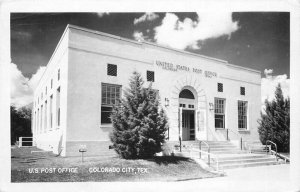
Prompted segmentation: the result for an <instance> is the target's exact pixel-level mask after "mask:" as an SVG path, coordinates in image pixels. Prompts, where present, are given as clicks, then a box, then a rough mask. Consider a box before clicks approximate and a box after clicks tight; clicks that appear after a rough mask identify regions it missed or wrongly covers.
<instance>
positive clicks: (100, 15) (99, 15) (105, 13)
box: [96, 12, 109, 18]
mask: <svg viewBox="0 0 300 192" xmlns="http://www.w3.org/2000/svg"><path fill="white" fill-rule="evenodd" d="M96 14H97V15H98V17H100V18H101V17H103V16H104V15H109V12H98V13H96Z"/></svg>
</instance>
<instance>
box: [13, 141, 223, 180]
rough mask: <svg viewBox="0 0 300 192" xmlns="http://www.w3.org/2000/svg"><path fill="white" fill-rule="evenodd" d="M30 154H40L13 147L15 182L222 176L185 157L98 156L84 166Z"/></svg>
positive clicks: (71, 160) (72, 160)
mask: <svg viewBox="0 0 300 192" xmlns="http://www.w3.org/2000/svg"><path fill="white" fill-rule="evenodd" d="M31 151H39V150H38V149H36V148H18V147H12V149H11V154H12V158H11V162H12V163H11V166H12V167H11V181H12V182H72V181H76V182H80V181H178V180H189V179H202V178H211V177H217V176H219V175H217V174H214V173H211V172H208V171H205V170H204V169H203V168H201V166H200V165H199V164H197V163H196V162H195V161H194V160H192V159H189V158H184V157H171V156H166V157H155V158H153V159H149V160H141V159H139V160H125V159H120V158H118V157H112V158H103V157H97V156H95V157H85V158H84V162H81V157H57V156H55V155H54V154H51V153H41V152H39V153H31Z"/></svg>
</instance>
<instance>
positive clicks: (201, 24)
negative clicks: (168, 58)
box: [154, 12, 239, 49]
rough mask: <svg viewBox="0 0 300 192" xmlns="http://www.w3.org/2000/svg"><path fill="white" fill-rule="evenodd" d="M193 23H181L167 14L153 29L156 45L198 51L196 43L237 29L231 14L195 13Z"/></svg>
mask: <svg viewBox="0 0 300 192" xmlns="http://www.w3.org/2000/svg"><path fill="white" fill-rule="evenodd" d="M197 15H198V17H197V19H196V20H195V21H193V20H192V19H190V18H185V19H184V20H183V22H182V21H180V20H179V18H178V17H177V16H176V15H175V14H173V13H167V14H166V16H165V17H164V18H163V20H162V24H161V25H160V26H157V27H155V28H154V31H155V35H154V39H155V40H156V42H157V43H158V44H163V45H167V46H170V47H173V48H177V49H185V48H187V47H190V48H193V49H199V48H200V47H199V46H198V41H201V40H202V41H203V40H206V39H209V38H217V37H220V36H223V35H228V37H229V38H230V35H231V33H233V32H235V31H237V30H238V29H239V26H238V22H236V21H233V20H232V13H226V12H220V13H216V12H214V13H212V12H208V13H197Z"/></svg>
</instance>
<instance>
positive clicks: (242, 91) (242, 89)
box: [240, 87, 246, 95]
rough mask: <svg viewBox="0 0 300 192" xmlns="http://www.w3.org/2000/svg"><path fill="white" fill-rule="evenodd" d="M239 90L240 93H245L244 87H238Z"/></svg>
mask: <svg viewBox="0 0 300 192" xmlns="http://www.w3.org/2000/svg"><path fill="white" fill-rule="evenodd" d="M240 92H241V95H245V92H246V91H245V87H241V89H240Z"/></svg>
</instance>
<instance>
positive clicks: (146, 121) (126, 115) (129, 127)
mask: <svg viewBox="0 0 300 192" xmlns="http://www.w3.org/2000/svg"><path fill="white" fill-rule="evenodd" d="M143 84H144V82H143V80H142V78H141V75H140V74H139V73H137V72H133V76H132V77H131V79H130V82H129V88H128V89H126V90H125V91H124V98H123V99H120V101H119V102H118V103H117V104H116V105H115V106H114V107H113V111H112V114H111V120H112V124H113V131H112V134H111V135H110V139H111V141H112V143H113V146H114V149H115V151H116V152H117V153H118V154H119V155H120V156H121V157H122V158H125V159H137V158H139V159H145V158H151V157H153V156H154V154H155V153H157V152H160V151H162V143H163V142H164V140H165V132H166V130H167V128H168V125H167V118H166V115H165V113H164V111H163V110H162V109H160V110H159V98H158V93H157V92H156V91H154V90H153V89H151V84H150V86H149V87H148V88H143Z"/></svg>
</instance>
